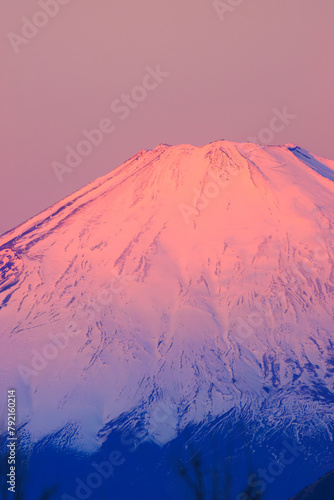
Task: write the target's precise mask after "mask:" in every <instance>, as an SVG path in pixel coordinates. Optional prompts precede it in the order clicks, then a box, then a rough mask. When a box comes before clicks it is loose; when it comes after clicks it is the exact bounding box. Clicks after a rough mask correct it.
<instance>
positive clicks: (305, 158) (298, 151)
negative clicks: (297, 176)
mask: <svg viewBox="0 0 334 500" xmlns="http://www.w3.org/2000/svg"><path fill="white" fill-rule="evenodd" d="M289 150H290V151H291V152H292V153H293V154H294V155H295V156H296V157H297V158H299V160H301V161H302V162H304V163H306V165H308V166H309V167H311V168H312V169H313V170H315V171H316V172H318V174H320V175H322V176H323V177H326V178H327V179H330V180H331V181H334V171H333V170H331V169H330V168H328V167H326V165H323V164H322V163H320V161H318V160H316V158H314V156H313V155H311V153H309V152H308V151H306V149H303V148H300V147H298V146H295V147H293V148H289Z"/></svg>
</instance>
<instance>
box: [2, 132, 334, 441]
mask: <svg viewBox="0 0 334 500" xmlns="http://www.w3.org/2000/svg"><path fill="white" fill-rule="evenodd" d="M321 165H322V167H321ZM333 172H334V162H331V161H329V160H323V159H321V158H316V157H314V156H312V155H310V154H309V153H306V152H304V151H303V150H300V149H296V148H292V147H291V146H282V147H278V146H275V147H260V146H258V145H255V144H237V143H229V142H224V141H219V142H216V143H213V144H209V145H207V146H204V147H200V148H197V147H193V146H189V145H181V146H175V147H168V146H164V145H161V146H158V147H157V148H155V149H153V150H151V151H145V150H144V151H141V152H140V153H138V154H137V155H135V156H134V157H133V158H131V159H130V160H128V161H127V162H126V163H125V164H123V165H122V166H121V167H119V168H118V169H116V170H115V171H113V172H111V173H110V174H108V175H106V176H104V177H102V178H100V179H97V180H96V181H95V182H93V183H91V184H89V185H88V186H86V187H85V188H83V189H81V190H80V191H78V192H76V193H74V194H73V195H71V196H69V197H67V198H66V199H64V200H63V201H61V202H59V203H57V204H56V205H54V206H52V207H50V208H48V209H47V210H45V211H44V212H42V213H41V214H39V215H38V216H36V217H34V218H33V219H31V220H29V221H27V222H26V223H24V224H23V225H21V226H19V227H18V228H16V229H14V230H12V231H10V232H8V233H6V234H5V235H3V236H2V237H1V238H0V324H1V345H2V349H1V353H0V367H1V380H2V381H3V385H4V386H7V387H11V386H13V387H16V388H17V391H18V393H19V395H20V413H19V416H20V421H21V423H26V427H25V428H26V429H27V430H28V431H29V433H31V436H32V438H33V439H39V438H41V437H42V436H44V435H45V434H46V433H48V432H53V431H55V430H57V429H59V428H61V427H63V426H65V425H66V424H67V423H68V422H75V423H76V424H77V426H78V431H77V433H75V435H74V436H73V437H72V438H71V439H69V441H70V442H72V444H78V443H79V445H80V446H81V447H86V448H88V449H94V448H96V447H97V446H98V445H99V441H98V439H97V438H96V436H97V433H98V432H99V431H100V430H101V429H102V428H103V427H104V426H105V425H106V424H107V423H108V422H110V421H112V420H113V419H115V418H117V417H118V416H119V415H121V414H122V413H123V412H128V411H131V410H133V409H136V408H146V409H148V411H153V410H154V405H156V404H158V403H159V402H161V401H163V402H165V403H166V404H167V405H169V408H171V415H172V416H171V418H169V419H168V422H167V423H164V422H161V425H160V426H158V427H159V428H157V426H154V430H152V439H153V440H155V441H156V442H160V443H164V442H167V441H169V440H170V439H172V438H173V437H174V436H175V435H176V432H177V429H179V428H181V429H182V428H184V426H185V425H186V424H187V423H188V422H201V421H203V420H205V419H207V418H208V417H210V416H216V415H221V414H223V413H224V412H227V411H229V410H230V409H232V408H247V409H248V410H249V412H250V414H259V409H260V408H261V417H262V418H263V419H264V421H267V422H271V423H272V424H273V425H276V423H277V424H278V423H281V424H282V425H283V424H284V425H286V426H289V425H298V424H299V423H305V421H308V422H311V424H310V425H311V426H314V428H315V429H316V432H318V433H319V432H320V433H321V432H322V433H324V434H326V435H327V436H328V437H330V438H331V424H332V423H333V402H334V393H333V369H334V368H333V365H334V355H333V341H334V335H333V313H334V307H333V306H334V301H333V292H334V265H333V250H334V238H333V223H334V216H333V209H334V198H333V193H334V184H333ZM64 332H65V333H64ZM152 409H153V410H152Z"/></svg>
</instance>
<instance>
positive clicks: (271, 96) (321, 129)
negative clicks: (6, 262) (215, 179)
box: [0, 0, 334, 233]
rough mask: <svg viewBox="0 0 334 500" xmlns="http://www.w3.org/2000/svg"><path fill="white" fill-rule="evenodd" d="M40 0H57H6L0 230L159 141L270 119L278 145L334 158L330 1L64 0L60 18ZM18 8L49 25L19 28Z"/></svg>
mask: <svg viewBox="0 0 334 500" xmlns="http://www.w3.org/2000/svg"><path fill="white" fill-rule="evenodd" d="M43 1H44V2H47V1H49V2H50V4H49V9H51V8H52V4H53V5H54V2H55V1H56V0H40V2H39V1H35V0H34V1H32V0H30V1H29V2H3V5H2V7H1V10H2V12H1V19H0V30H1V45H0V50H1V57H2V78H1V82H0V86H1V93H0V99H1V115H2V120H1V125H0V127H1V130H0V134H1V156H2V158H1V174H2V175H1V183H0V189H1V192H0V209H1V220H0V233H2V232H4V231H6V230H8V229H10V228H11V227H13V226H15V225H17V224H19V223H21V222H23V221H24V220H26V219H27V218H29V217H31V216H33V215H34V214H36V213H38V212H39V211H41V210H43V209H44V208H46V207H47V206H49V205H50V204H52V203H54V202H56V201H57V200H60V199H61V198H63V197H65V196H66V195H67V194H69V193H71V192H73V191H75V190H77V189H79V188H80V187H82V186H84V185H86V184H87V183H88V182H90V181H91V180H93V179H95V178H96V177H99V176H101V175H103V174H105V173H107V172H108V171H110V170H112V169H113V168H114V167H116V166H117V165H119V164H120V163H122V162H123V161H125V160H126V159H127V158H128V157H130V156H132V155H133V154H134V153H136V152H137V151H139V150H141V149H144V148H147V149H148V148H153V147H155V146H156V145H157V144H159V143H168V144H181V143H191V144H194V145H202V144H205V143H208V142H211V141H214V140H218V139H223V138H224V139H227V140H231V141H242V142H244V141H247V140H249V137H257V138H258V139H259V138H260V139H259V140H261V137H262V138H265V137H268V130H269V137H270V139H271V140H270V142H272V143H273V144H284V143H286V142H292V143H296V144H299V145H301V146H303V147H305V148H306V149H308V150H310V151H312V152H313V153H316V154H319V155H322V156H326V157H329V158H334V145H333V140H332V134H333V129H334V123H333V122H334V118H333V117H334V105H333V88H334V70H333V66H332V64H331V61H332V52H333V47H334V43H333V42H334V30H333V17H334V3H333V1H332V0H323V1H322V2H319V3H316V2H314V1H311V0H280V1H279V2H278V1H277V0H244V1H242V0H241V1H240V3H239V5H238V6H237V7H231V8H229V10H228V11H226V13H225V14H223V11H222V10H220V14H221V15H220V16H219V15H218V12H217V11H216V9H215V7H214V5H213V2H212V1H211V0H185V1H182V2H180V0H178V1H177V0H170V1H169V2H163V1H158V0H154V1H153V0H146V1H145V2H133V1H129V0H122V1H119V2H115V1H113V2H111V1H108V0H96V1H94V2H93V1H92V0H85V1H84V0H82V1H80V0H59V3H60V2H61V1H62V2H63V3H64V5H58V7H59V9H58V7H57V6H56V7H55V6H53V9H56V10H58V12H57V11H56V10H55V11H54V17H53V18H51V17H50V15H49V14H44V15H43V14H42V16H41V15H40V14H39V15H38V14H37V15H36V13H37V12H38V11H41V6H40V3H43ZM66 2H67V4H65V3H66ZM221 3H225V5H226V4H227V5H228V4H229V0H226V2H223V1H222V2H221ZM234 3H235V2H234ZM45 8H46V9H47V8H48V7H45ZM49 12H51V11H49ZM23 17H26V18H27V19H28V20H30V21H31V20H32V19H34V20H35V23H37V24H38V23H40V24H43V23H45V26H41V27H39V28H37V29H34V28H33V29H34V33H33V35H34V36H33V37H32V38H30V39H27V38H26V39H22V38H21V39H19V38H17V35H20V36H22V27H23V25H24V24H25V21H23V20H22V18H23ZM30 29H31V27H30ZM9 33H12V35H10V37H9V36H8V34H9ZM24 34H25V35H27V31H26V32H24ZM28 35H29V31H28ZM22 40H23V41H22ZM157 65H159V66H160V68H161V71H162V72H163V73H168V76H167V75H165V76H163V77H161V78H160V80H161V81H157V80H154V78H153V77H152V76H149V75H150V71H151V70H154V69H155V68H156V67H157ZM148 67H149V68H151V70H148V69H147V68H148ZM151 72H152V71H151ZM158 79H159V77H158ZM143 81H144V82H145V88H144V90H143V87H142V88H139V89H138V86H142V83H143ZM145 89H146V90H145ZM131 93H132V95H135V96H136V98H137V99H138V101H137V102H135V101H134V100H133V98H132V100H131V101H130V103H131V104H127V105H126V106H127V108H128V110H127V111H126V110H125V109H124V107H123V112H122V114H121V112H120V111H119V112H115V109H116V108H117V109H119V106H120V103H119V101H116V100H117V99H122V95H126V94H131ZM125 99H126V97H125ZM112 103H114V110H112V109H111V104H112ZM131 106H133V107H131ZM284 107H285V108H286V110H287V112H288V113H289V114H290V115H291V116H293V118H291V119H289V120H288V123H286V124H283V125H284V126H282V123H281V122H280V123H279V124H278V123H277V121H273V120H275V118H274V117H275V116H276V115H277V112H282V110H283V109H284ZM275 110H276V111H275ZM121 117H122V118H124V119H121ZM105 119H109V120H110V121H112V122H113V123H112V126H111V124H110V122H107V121H105ZM101 123H102V124H103V126H104V128H105V130H107V129H108V127H107V123H109V129H108V132H103V134H104V135H103V136H101V134H100V135H97V136H95V141H96V142H99V137H103V142H102V143H101V144H99V145H96V146H95V145H94V146H92V148H91V152H90V153H89V155H87V156H86V157H84V158H83V159H82V160H80V164H79V165H78V166H77V167H76V168H75V169H72V171H71V172H70V171H68V172H66V173H63V174H62V175H61V179H62V181H63V182H59V180H58V178H57V176H56V174H55V172H54V169H53V167H52V164H54V162H59V163H63V164H64V163H65V158H66V147H67V146H69V147H70V148H74V149H76V147H77V145H78V143H79V142H80V141H82V140H85V137H84V136H83V134H82V131H83V130H84V129H86V130H88V131H89V130H91V129H95V128H97V127H98V126H99V125H101ZM274 123H275V126H274V128H273V124H274ZM264 128H266V129H267V134H266V133H264V132H263V130H264ZM111 129H112V132H111ZM270 129H271V131H270ZM273 130H274V131H273ZM271 135H272V138H271ZM72 160H73V159H72ZM67 168H68V170H70V169H69V167H68V166H67Z"/></svg>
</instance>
